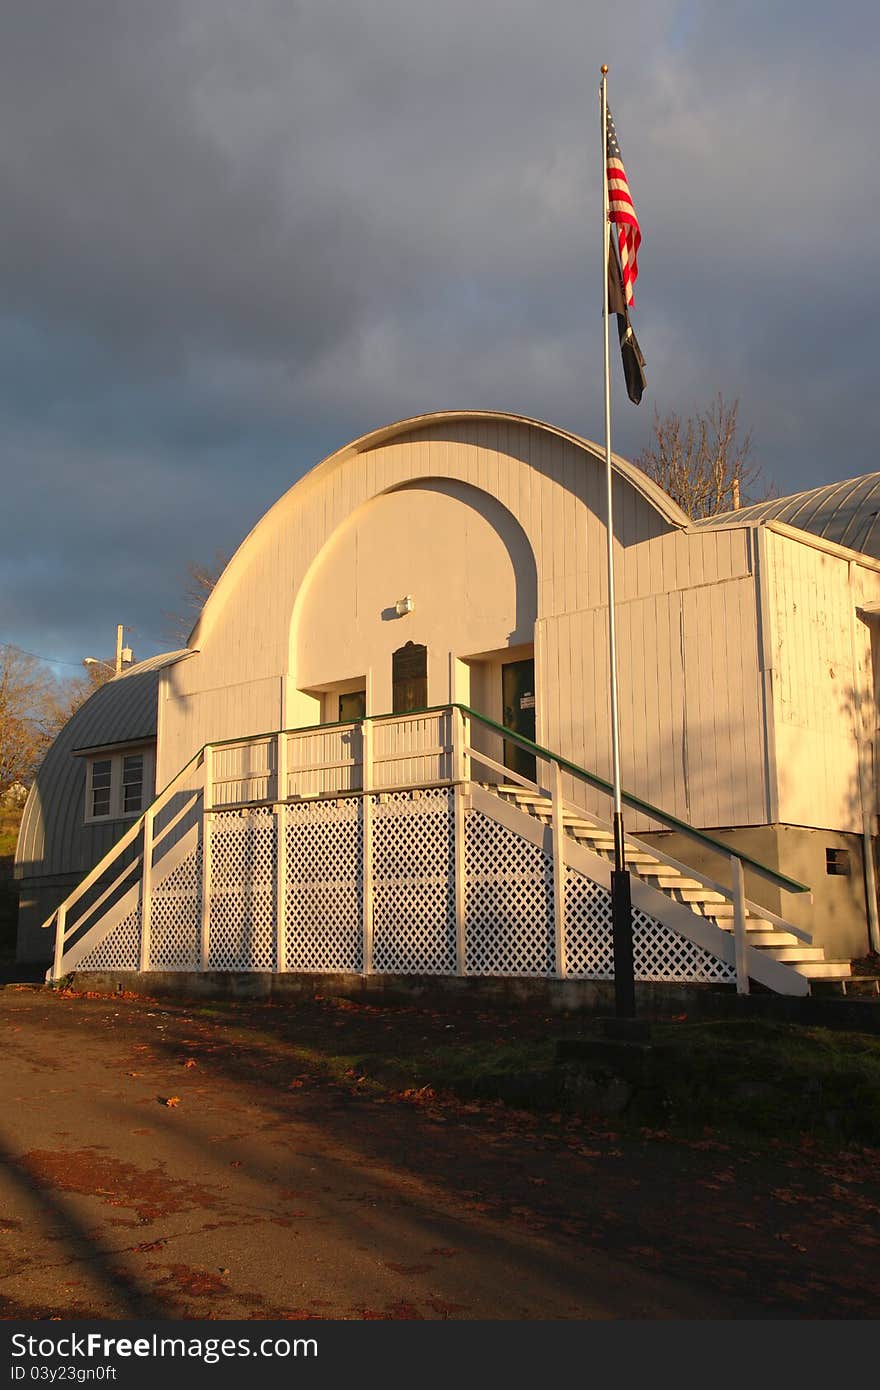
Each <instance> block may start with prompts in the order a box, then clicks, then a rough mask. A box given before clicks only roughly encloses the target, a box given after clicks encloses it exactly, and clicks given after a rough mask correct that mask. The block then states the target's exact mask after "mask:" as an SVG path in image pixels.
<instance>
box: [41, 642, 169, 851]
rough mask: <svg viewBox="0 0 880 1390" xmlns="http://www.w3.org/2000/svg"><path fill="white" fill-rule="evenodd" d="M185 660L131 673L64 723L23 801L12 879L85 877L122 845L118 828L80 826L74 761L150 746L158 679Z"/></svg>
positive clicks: (140, 666) (151, 662)
mask: <svg viewBox="0 0 880 1390" xmlns="http://www.w3.org/2000/svg"><path fill="white" fill-rule="evenodd" d="M190 654H191V653H190V652H189V650H188V649H186V648H185V649H183V650H182V651H176V652H165V653H163V654H162V655H161V656H154V657H150V658H149V659H148V660H147V661H140V662H138V663H137V665H135V666H130V667H129V669H128V670H127V671H124V672H123V673H122V675H120V676H116V677H114V679H113V680H110V681H108V682H107V683H106V685H102V686H100V687H99V688H98V689H97V690H96V691H95V692H94V693H93V694H92V695H90V696H89V698H88V699H87V700H86V701H85V703H84V704H82V705H81V706H80V708H79V709H78V710H77V711H76V713H75V714H73V715H72V716H71V718H70V719H68V721H67V723H66V724H65V725H64V728H63V729H62V730H61V732H60V733H59V734H58V737H57V738H56V739H55V741H54V743H53V744H52V745H51V746H50V748H49V750H48V752H47V753H46V756H45V757H44V759H43V761H42V763H41V764H40V768H39V770H38V772H37V775H36V778H35V779H34V783H33V786H32V787H31V789H30V792H29V794H28V799H27V802H26V804H25V808H24V814H23V816H22V822H21V830H20V831H19V836H18V846H17V848H16V853H15V875H16V878H23V879H29V878H34V877H40V878H42V877H44V876H46V875H53V874H71V873H83V872H85V871H87V870H88V869H90V868H91V867H92V865H93V864H95V863H97V861H98V859H100V858H101V856H102V855H103V854H105V853H106V851H107V850H108V849H109V848H110V847H111V845H112V844H113V843H114V841H115V840H117V839H118V838H119V835H120V833H121V828H120V824H119V822H118V821H113V822H109V823H104V824H101V823H99V824H90V825H86V824H85V823H84V817H83V811H84V796H85V760H84V759H83V758H79V757H75V756H74V754H75V753H79V752H83V751H85V750H86V749H89V748H96V747H100V748H105V747H109V746H112V745H113V744H116V743H118V744H126V743H136V742H140V741H144V742H148V741H150V740H153V739H155V737H156V717H157V701H158V686H159V672H160V671H161V670H162V669H163V668H164V667H166V666H170V665H171V663H172V662H174V661H180V660H181V659H182V658H184V657H188V656H189V655H190Z"/></svg>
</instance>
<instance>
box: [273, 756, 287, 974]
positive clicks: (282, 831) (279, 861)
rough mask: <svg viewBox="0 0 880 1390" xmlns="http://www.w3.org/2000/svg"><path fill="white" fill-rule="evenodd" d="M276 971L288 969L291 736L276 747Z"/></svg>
mask: <svg viewBox="0 0 880 1390" xmlns="http://www.w3.org/2000/svg"><path fill="white" fill-rule="evenodd" d="M275 782H276V786H275V969H276V970H278V971H285V970H286V969H287V734H286V733H285V731H284V730H283V729H282V730H281V732H280V733H278V734H277V735H276V746H275Z"/></svg>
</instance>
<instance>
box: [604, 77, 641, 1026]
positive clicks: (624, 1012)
mask: <svg viewBox="0 0 880 1390" xmlns="http://www.w3.org/2000/svg"><path fill="white" fill-rule="evenodd" d="M607 82H608V65H607V63H603V64H602V86H601V88H600V94H601V102H602V283H603V286H604V292H603V324H604V329H605V493H606V541H607V552H608V658H609V674H610V687H611V691H610V693H611V769H612V783H613V791H614V820H613V825H614V869H613V870H612V873H611V920H612V925H613V930H614V1003H615V1013H616V1015H617V1017H618V1018H634V1017H635V1012H636V1006H635V976H634V970H633V943H632V894H631V886H630V877H629V871H628V870H627V867H626V851H625V847H624V835H623V803H622V797H621V790H620V719H619V710H618V693H617V692H618V683H617V627H616V622H615V597H614V514H613V509H612V493H613V473H612V468H611V357H610V349H609V345H608V318H609V311H608V256H609V253H610V250H611V245H610V236H611V220H610V216H609V207H608V92H607Z"/></svg>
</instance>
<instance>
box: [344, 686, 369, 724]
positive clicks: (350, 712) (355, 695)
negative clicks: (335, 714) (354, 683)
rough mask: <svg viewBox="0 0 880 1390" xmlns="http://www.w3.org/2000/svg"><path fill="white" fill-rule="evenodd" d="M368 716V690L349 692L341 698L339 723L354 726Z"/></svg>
mask: <svg viewBox="0 0 880 1390" xmlns="http://www.w3.org/2000/svg"><path fill="white" fill-rule="evenodd" d="M366 714H367V692H366V690H348V691H346V693H345V694H344V695H340V697H339V722H340V724H349V723H351V724H353V723H354V722H355V720H357V719H364V718H366Z"/></svg>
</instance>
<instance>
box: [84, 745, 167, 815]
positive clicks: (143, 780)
mask: <svg viewBox="0 0 880 1390" xmlns="http://www.w3.org/2000/svg"><path fill="white" fill-rule="evenodd" d="M131 758H141V759H142V764H141V777H140V787H141V795H140V804H139V806H138V808H137V810H126V809H125V792H126V782H125V764H126V761H127V760H128V759H131ZM106 763H109V764H110V786H109V801H108V810H107V811H106V813H103V814H100V815H95V812H94V793H95V791H96V790H97V791H103V790H105V788H102V787H97V788H96V787H95V782H94V778H95V769H96V768H98V767H103V765H105V764H106ZM154 771H155V745H154V744H150V743H136V744H135V743H132V744H126V745H124V746H123V747H117V748H100V749H97V748H96V749H94V750H93V751H90V752H89V753H88V754H87V755H86V769H85V773H86V775H85V824H86V825H107V824H108V823H109V822H111V821H120V820H122V821H133V820H137V818H138V816H142V815H143V813H144V811H145V810H146V809H147V807H148V806H149V804H150V802H151V801H152V800H153V796H154V790H153V776H154ZM103 775H105V774H103V773H102V776H103ZM128 785H129V786H131V785H133V784H132V783H131V782H129V783H128Z"/></svg>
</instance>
